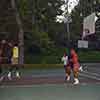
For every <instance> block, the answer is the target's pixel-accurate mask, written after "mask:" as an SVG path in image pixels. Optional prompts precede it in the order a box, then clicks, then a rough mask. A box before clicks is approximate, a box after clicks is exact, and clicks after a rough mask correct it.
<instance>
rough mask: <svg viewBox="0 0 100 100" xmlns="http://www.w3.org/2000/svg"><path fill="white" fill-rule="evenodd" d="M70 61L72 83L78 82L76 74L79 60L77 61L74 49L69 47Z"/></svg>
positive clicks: (77, 73)
mask: <svg viewBox="0 0 100 100" xmlns="http://www.w3.org/2000/svg"><path fill="white" fill-rule="evenodd" d="M71 62H72V66H73V68H72V70H73V74H74V81H75V82H74V84H79V79H78V75H79V67H80V65H79V61H78V55H77V53H76V52H75V50H74V49H71Z"/></svg>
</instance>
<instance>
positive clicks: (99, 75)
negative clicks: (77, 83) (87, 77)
mask: <svg viewBox="0 0 100 100" xmlns="http://www.w3.org/2000/svg"><path fill="white" fill-rule="evenodd" d="M83 72H84V73H87V74H91V75H95V76H98V77H100V74H97V73H92V72H88V71H83Z"/></svg>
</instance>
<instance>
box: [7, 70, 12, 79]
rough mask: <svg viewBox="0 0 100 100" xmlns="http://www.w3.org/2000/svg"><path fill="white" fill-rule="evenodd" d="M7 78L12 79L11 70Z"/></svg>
mask: <svg viewBox="0 0 100 100" xmlns="http://www.w3.org/2000/svg"><path fill="white" fill-rule="evenodd" d="M8 79H9V80H12V78H11V72H9V73H8Z"/></svg>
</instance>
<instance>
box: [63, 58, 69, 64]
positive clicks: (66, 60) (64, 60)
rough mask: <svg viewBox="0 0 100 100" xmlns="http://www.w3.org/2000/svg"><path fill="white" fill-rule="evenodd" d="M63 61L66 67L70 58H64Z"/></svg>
mask: <svg viewBox="0 0 100 100" xmlns="http://www.w3.org/2000/svg"><path fill="white" fill-rule="evenodd" d="M62 61H63V62H64V65H67V63H68V56H66V57H64V56H63V57H62Z"/></svg>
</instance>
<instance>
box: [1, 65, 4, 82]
mask: <svg viewBox="0 0 100 100" xmlns="http://www.w3.org/2000/svg"><path fill="white" fill-rule="evenodd" d="M3 79H4V76H3V75H2V67H1V66H0V82H1V81H2V80H3Z"/></svg>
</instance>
